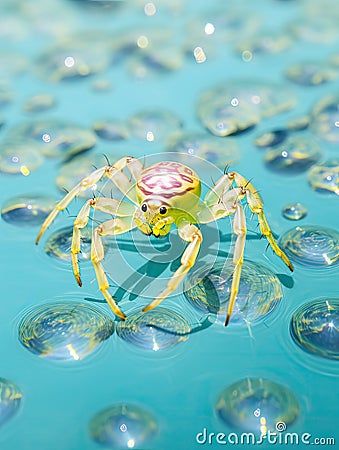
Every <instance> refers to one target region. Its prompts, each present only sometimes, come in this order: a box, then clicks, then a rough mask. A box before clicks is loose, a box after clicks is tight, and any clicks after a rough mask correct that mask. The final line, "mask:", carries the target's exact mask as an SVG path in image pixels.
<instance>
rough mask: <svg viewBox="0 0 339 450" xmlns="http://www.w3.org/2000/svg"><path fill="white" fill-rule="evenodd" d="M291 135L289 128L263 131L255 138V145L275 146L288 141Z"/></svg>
mask: <svg viewBox="0 0 339 450" xmlns="http://www.w3.org/2000/svg"><path fill="white" fill-rule="evenodd" d="M288 136H289V132H288V130H272V131H268V132H267V131H266V132H264V133H262V134H261V135H260V136H257V137H256V139H255V145H256V146H257V147H263V148H267V147H275V146H276V145H279V144H282V143H283V142H285V141H286V139H287V138H288Z"/></svg>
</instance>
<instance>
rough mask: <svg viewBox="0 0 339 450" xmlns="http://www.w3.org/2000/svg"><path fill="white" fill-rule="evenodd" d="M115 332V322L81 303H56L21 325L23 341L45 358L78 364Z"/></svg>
mask: <svg viewBox="0 0 339 450" xmlns="http://www.w3.org/2000/svg"><path fill="white" fill-rule="evenodd" d="M113 332H114V322H113V320H112V319H111V318H110V317H109V316H108V315H106V314H105V313H104V312H103V311H102V310H100V309H98V308H95V307H94V306H92V305H90V304H85V303H80V302H67V303H66V302H55V303H48V304H45V305H41V306H38V307H35V308H34V309H32V310H31V311H30V312H28V313H26V314H25V316H24V317H23V318H22V320H21V322H20V324H19V341H20V342H21V344H22V345H23V346H24V347H26V348H27V349H28V350H29V351H30V352H32V353H34V354H36V355H38V356H41V357H43V358H47V359H50V360H63V361H77V360H80V359H83V358H85V357H86V356H87V355H89V354H90V353H92V352H93V351H94V350H95V349H96V347H97V346H98V345H99V344H100V343H101V342H102V341H104V340H106V339H108V338H109V337H110V336H111V335H112V334H113Z"/></svg>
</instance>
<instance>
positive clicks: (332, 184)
mask: <svg viewBox="0 0 339 450" xmlns="http://www.w3.org/2000/svg"><path fill="white" fill-rule="evenodd" d="M308 182H309V184H310V185H311V187H312V189H314V190H315V191H317V192H320V193H322V194H335V195H339V159H338V158H331V159H328V160H327V161H325V162H323V163H321V164H316V165H314V166H313V167H312V168H311V169H310V171H309V172H308Z"/></svg>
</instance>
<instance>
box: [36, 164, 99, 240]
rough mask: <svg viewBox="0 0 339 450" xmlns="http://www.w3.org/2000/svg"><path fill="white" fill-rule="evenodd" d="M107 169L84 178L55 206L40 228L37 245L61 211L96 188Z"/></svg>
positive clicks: (96, 171)
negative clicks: (84, 193)
mask: <svg viewBox="0 0 339 450" xmlns="http://www.w3.org/2000/svg"><path fill="white" fill-rule="evenodd" d="M106 170H107V168H106V167H101V168H100V169H97V170H95V171H94V172H92V173H91V174H90V175H89V176H88V177H85V178H83V179H82V180H81V181H80V183H79V184H77V185H76V186H75V187H74V188H73V189H72V190H70V191H69V192H68V194H66V195H65V197H64V198H63V199H62V200H61V201H60V202H59V203H58V204H57V205H56V206H55V208H54V209H53V211H52V212H51V213H50V214H49V215H48V216H47V218H46V219H45V221H44V223H43V224H42V227H41V228H40V231H39V234H38V236H37V238H36V241H35V243H36V244H38V243H39V241H40V238H41V236H42V235H43V234H44V232H45V231H46V230H47V228H48V227H49V226H50V225H51V223H52V222H53V221H54V219H55V218H56V216H57V214H58V213H59V212H60V211H63V210H64V209H66V208H67V206H68V205H69V204H70V203H71V201H72V200H73V199H74V198H75V197H76V196H77V195H78V194H79V193H80V192H81V191H84V190H85V189H88V188H90V187H92V186H94V185H95V184H96V183H97V182H98V181H99V180H100V179H101V178H102V177H103V176H104V174H105V173H106Z"/></svg>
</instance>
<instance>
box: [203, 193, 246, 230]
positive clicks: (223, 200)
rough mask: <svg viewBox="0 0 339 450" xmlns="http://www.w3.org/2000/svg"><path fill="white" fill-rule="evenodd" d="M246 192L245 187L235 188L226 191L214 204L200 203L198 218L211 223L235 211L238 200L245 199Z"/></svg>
mask: <svg viewBox="0 0 339 450" xmlns="http://www.w3.org/2000/svg"><path fill="white" fill-rule="evenodd" d="M244 196H245V192H244V189H243V188H235V189H231V190H228V191H226V192H225V193H224V194H223V195H222V197H220V198H218V201H216V203H215V204H214V205H206V204H205V202H203V203H201V204H200V205H199V211H198V213H197V219H198V222H199V223H209V222H212V221H216V220H219V219H222V218H223V217H226V216H229V215H231V214H234V213H235V210H236V205H237V202H239V201H240V200H242V199H243V197H244Z"/></svg>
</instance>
